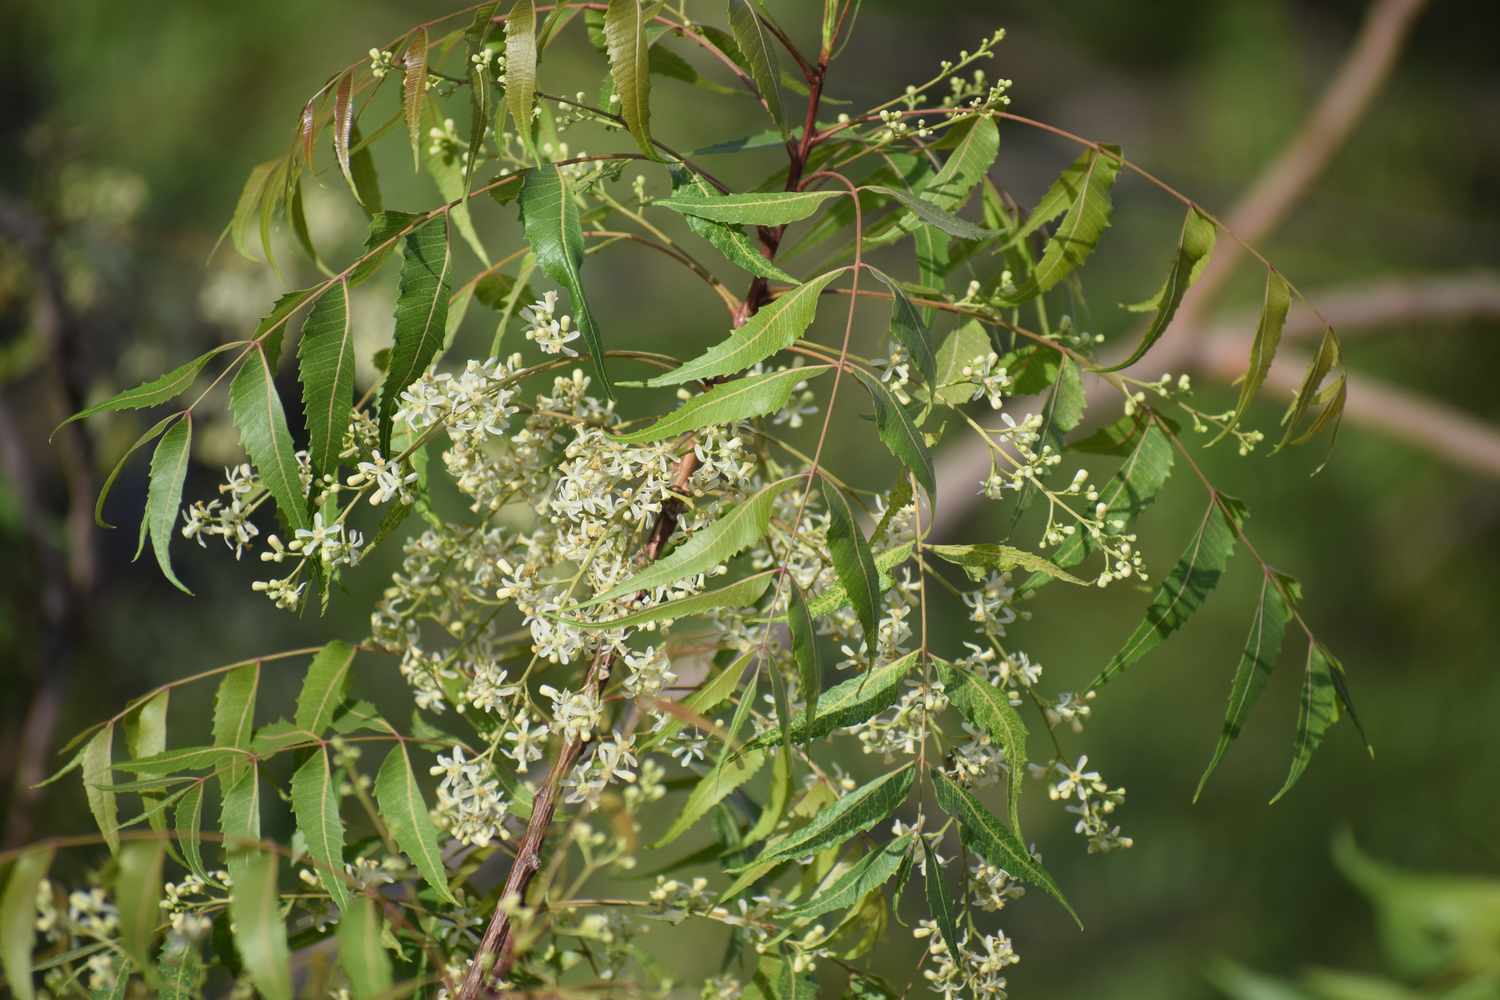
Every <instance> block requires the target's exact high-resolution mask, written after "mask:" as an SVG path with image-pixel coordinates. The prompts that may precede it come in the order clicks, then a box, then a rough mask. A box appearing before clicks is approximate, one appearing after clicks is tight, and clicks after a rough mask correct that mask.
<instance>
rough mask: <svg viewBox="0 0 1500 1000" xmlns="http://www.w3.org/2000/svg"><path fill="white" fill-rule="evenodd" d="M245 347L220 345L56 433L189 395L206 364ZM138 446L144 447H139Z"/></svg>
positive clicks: (75, 416) (77, 415) (115, 397)
mask: <svg viewBox="0 0 1500 1000" xmlns="http://www.w3.org/2000/svg"><path fill="white" fill-rule="evenodd" d="M244 346H245V345H244V344H243V343H242V342H240V341H235V342H233V343H229V344H220V345H219V346H218V347H215V348H214V349H213V350H211V351H205V352H203V353H202V354H200V355H198V356H197V357H196V358H194V359H193V360H191V361H188V362H186V363H184V364H181V365H178V366H177V367H176V368H173V369H172V370H171V371H169V372H167V373H166V374H165V375H161V376H159V377H157V378H153V379H149V380H147V381H145V382H142V383H141V384H140V385H138V386H135V387H133V388H130V389H126V390H125V391H124V392H118V393H116V394H115V395H113V396H111V397H109V398H108V399H106V400H104V401H103V402H102V403H95V404H94V405H93V406H89V407H85V408H84V409H82V410H79V411H78V412H77V413H75V414H73V415H72V416H71V417H69V418H68V419H67V420H64V421H63V422H62V423H60V424H58V425H57V426H56V427H54V428H53V429H52V433H53V434H56V433H57V432H58V431H59V430H61V429H62V428H64V427H66V426H68V425H69V424H71V423H72V422H73V421H75V420H83V419H85V418H87V417H92V416H94V415H95V414H97V413H117V412H119V411H121V410H143V409H146V408H147V407H150V406H158V405H160V404H162V403H165V402H167V401H169V400H172V399H175V398H176V397H178V396H180V395H182V394H183V393H184V392H187V391H188V389H190V388H192V385H193V382H194V381H196V380H197V378H198V373H199V372H201V371H203V368H204V366H205V365H207V364H208V363H209V362H210V361H212V360H213V359H214V358H215V357H216V356H218V355H220V354H223V353H224V352H225V351H228V350H231V349H233V348H237V347H238V348H242V347H244ZM136 447H140V445H139V444H137V445H136Z"/></svg>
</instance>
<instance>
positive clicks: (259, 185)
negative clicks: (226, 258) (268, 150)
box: [220, 160, 282, 261]
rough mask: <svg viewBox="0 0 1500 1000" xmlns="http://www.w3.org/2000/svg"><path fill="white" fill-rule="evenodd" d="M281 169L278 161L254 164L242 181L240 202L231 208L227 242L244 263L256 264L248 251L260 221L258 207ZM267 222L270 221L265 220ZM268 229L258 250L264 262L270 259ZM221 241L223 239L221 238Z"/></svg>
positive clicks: (251, 252)
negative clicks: (264, 259)
mask: <svg viewBox="0 0 1500 1000" xmlns="http://www.w3.org/2000/svg"><path fill="white" fill-rule="evenodd" d="M281 165H282V161H280V160H267V161H266V162H265V163H257V164H256V165H255V166H254V167H252V168H250V175H249V176H248V177H246V178H245V186H244V187H243V188H241V189H240V196H239V199H238V200H237V201H236V202H235V205H234V214H233V215H232V216H231V217H230V219H229V226H228V233H229V240H230V242H231V243H233V244H234V249H235V252H237V253H238V254H239V255H240V256H241V257H244V258H245V259H246V260H255V259H256V257H255V254H254V252H253V251H252V250H251V248H250V234H251V233H252V232H253V231H254V230H255V225H256V223H257V221H260V220H261V219H262V214H261V206H262V204H263V203H264V202H265V201H266V191H267V188H268V187H269V186H271V182H272V181H273V180H274V176H273V175H274V174H275V173H276V172H277V170H278V168H280V167H281ZM266 221H267V222H269V220H266ZM267 236H269V228H268V227H267V228H266V229H265V230H264V231H263V233H262V244H263V245H262V247H261V249H262V250H263V251H264V253H265V254H266V260H267V261H269V260H270V259H271V249H270V247H269V246H265V245H264V244H265V243H268V242H269V240H268V239H266V238H265V237H267ZM220 239H223V237H220Z"/></svg>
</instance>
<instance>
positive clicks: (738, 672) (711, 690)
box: [641, 651, 756, 753]
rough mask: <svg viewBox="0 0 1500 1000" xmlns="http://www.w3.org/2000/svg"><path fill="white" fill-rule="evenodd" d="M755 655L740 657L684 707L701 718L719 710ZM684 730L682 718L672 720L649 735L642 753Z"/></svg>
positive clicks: (685, 700)
mask: <svg viewBox="0 0 1500 1000" xmlns="http://www.w3.org/2000/svg"><path fill="white" fill-rule="evenodd" d="M755 659H756V655H755V653H754V652H753V651H752V652H749V653H745V654H744V655H742V656H740V657H739V658H738V659H736V660H735V661H734V662H733V663H731V664H730V665H729V666H727V667H725V668H724V669H723V670H721V671H719V672H718V673H717V674H715V675H714V677H713V678H712V679H711V680H709V681H708V682H707V683H706V684H704V685H703V686H702V687H700V688H699V689H698V690H697V691H694V692H693V693H692V694H690V695H688V697H686V698H684V699H683V700H682V707H683V708H685V709H686V710H687V711H688V712H690V713H692V714H693V715H697V716H699V717H702V716H705V715H707V714H708V713H709V712H711V711H713V710H714V709H716V708H718V707H719V706H720V705H722V704H723V703H724V701H725V700H726V699H727V698H728V697H729V696H730V695H731V694H733V693H734V692H735V691H736V690H737V689H738V688H739V683H740V678H741V677H743V676H744V674H745V668H747V667H748V666H750V664H751V663H753V662H755ZM681 728H682V720H681V719H680V718H675V717H674V718H670V719H668V720H667V722H666V724H665V725H663V726H662V727H661V729H659V730H656V731H655V732H653V733H651V734H649V735H648V736H647V737H646V738H645V739H644V740H643V741H642V743H641V751H642V752H643V753H644V752H645V751H647V750H649V749H650V748H652V747H658V746H661V745H662V744H663V743H665V742H666V741H667V740H669V739H671V738H672V737H673V736H675V735H676V734H677V731H678V730H679V729H681Z"/></svg>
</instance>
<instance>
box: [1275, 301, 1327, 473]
mask: <svg viewBox="0 0 1500 1000" xmlns="http://www.w3.org/2000/svg"><path fill="white" fill-rule="evenodd" d="M1341 353H1342V352H1341V350H1340V348H1339V340H1338V337H1337V336H1336V335H1335V334H1334V332H1333V328H1332V327H1329V328H1328V329H1326V330H1324V331H1323V340H1322V342H1321V343H1320V344H1319V345H1318V353H1317V355H1316V356H1315V357H1314V358H1313V362H1312V364H1311V365H1309V366H1308V368H1307V374H1306V375H1305V376H1303V379H1302V385H1301V387H1299V388H1298V390H1297V395H1296V396H1295V397H1293V399H1292V402H1291V405H1289V406H1288V407H1287V410H1286V413H1284V414H1282V417H1281V423H1282V425H1283V426H1284V427H1286V432H1285V433H1284V434H1283V435H1282V437H1281V440H1280V441H1279V442H1277V444H1276V449H1275V450H1276V451H1280V450H1281V449H1282V448H1284V447H1286V446H1287V445H1288V444H1300V443H1302V442H1303V441H1305V440H1307V439H1308V438H1309V437H1310V436H1312V435H1313V434H1316V433H1317V432H1318V430H1319V429H1320V428H1321V426H1322V425H1323V423H1324V422H1325V417H1324V416H1323V415H1322V414H1320V415H1319V416H1318V417H1317V418H1316V419H1315V421H1314V424H1313V426H1312V427H1311V429H1310V430H1308V431H1307V432H1305V433H1303V434H1301V435H1300V436H1298V437H1296V438H1295V440H1294V439H1293V435H1296V434H1297V431H1298V428H1299V427H1300V426H1301V425H1302V421H1303V418H1304V417H1305V416H1306V415H1307V412H1308V410H1309V409H1311V408H1312V406H1313V405H1314V403H1316V404H1317V405H1319V406H1322V405H1324V404H1326V403H1328V402H1329V401H1330V396H1329V395H1328V391H1327V389H1325V390H1323V391H1322V392H1319V390H1318V387H1319V386H1320V385H1322V384H1323V379H1324V378H1325V377H1326V376H1327V375H1328V373H1329V372H1330V371H1332V370H1333V369H1334V368H1336V367H1338V365H1339V362H1340V355H1341ZM1343 381H1344V380H1343V376H1342V375H1340V377H1339V378H1338V379H1337V380H1336V381H1335V383H1334V384H1333V386H1332V387H1331V388H1334V389H1336V390H1337V391H1338V392H1339V393H1342V391H1343ZM1342 406H1343V404H1342V400H1339V408H1340V409H1342Z"/></svg>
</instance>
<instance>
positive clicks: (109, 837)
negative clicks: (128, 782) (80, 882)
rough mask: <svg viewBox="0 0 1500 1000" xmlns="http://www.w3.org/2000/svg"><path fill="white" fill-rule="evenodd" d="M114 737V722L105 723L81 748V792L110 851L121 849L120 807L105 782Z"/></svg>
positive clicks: (108, 771)
mask: <svg viewBox="0 0 1500 1000" xmlns="http://www.w3.org/2000/svg"><path fill="white" fill-rule="evenodd" d="M114 741H115V724H114V723H113V722H110V723H107V724H106V725H105V726H104V728H102V729H100V730H99V731H98V732H97V733H95V734H94V737H93V739H91V740H89V741H88V743H87V744H86V745H85V746H84V748H83V793H84V797H85V798H87V799H88V803H89V812H91V813H93V814H94V822H95V823H96V824H98V826H99V832H100V833H101V834H103V836H104V842H105V843H106V844H108V845H109V849H110V850H111V851H112V852H115V853H118V852H119V850H120V808H119V804H118V802H116V800H115V793H114V792H112V791H110V790H108V789H107V788H105V787H102V786H105V785H108V784H109V782H110V766H111V759H112V752H113V745H114Z"/></svg>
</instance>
